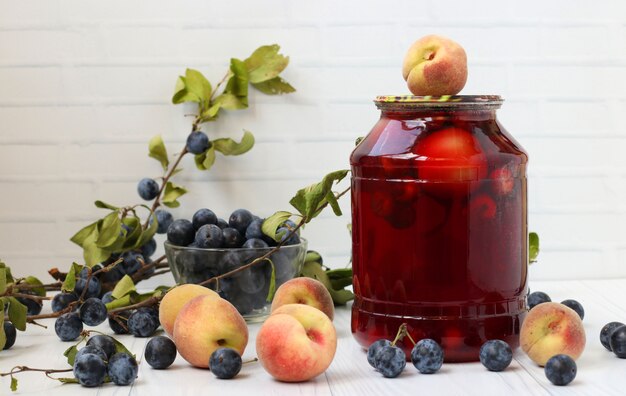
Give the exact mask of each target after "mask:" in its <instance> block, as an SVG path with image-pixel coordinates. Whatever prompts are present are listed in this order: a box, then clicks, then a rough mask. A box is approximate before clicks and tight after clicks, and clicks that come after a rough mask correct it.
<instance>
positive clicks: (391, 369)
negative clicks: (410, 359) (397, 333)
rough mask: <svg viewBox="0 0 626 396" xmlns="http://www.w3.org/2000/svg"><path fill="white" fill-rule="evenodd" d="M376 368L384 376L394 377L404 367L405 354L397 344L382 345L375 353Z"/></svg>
mask: <svg viewBox="0 0 626 396" xmlns="http://www.w3.org/2000/svg"><path fill="white" fill-rule="evenodd" d="M375 363H376V370H378V371H379V372H380V373H381V374H382V375H383V376H384V377H386V378H395V377H397V376H399V375H400V373H401V372H402V370H404V367H406V354H405V353H404V351H403V350H402V349H400V348H398V347H397V346H392V345H388V346H384V347H382V348H381V349H380V351H379V352H378V353H377V354H376V361H375Z"/></svg>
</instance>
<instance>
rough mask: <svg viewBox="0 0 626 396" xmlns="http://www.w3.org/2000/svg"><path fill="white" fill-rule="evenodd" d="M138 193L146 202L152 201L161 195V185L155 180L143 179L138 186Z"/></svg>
mask: <svg viewBox="0 0 626 396" xmlns="http://www.w3.org/2000/svg"><path fill="white" fill-rule="evenodd" d="M137 193H138V194H139V196H140V197H141V198H143V199H145V200H146V201H152V200H153V199H154V198H156V197H157V195H159V184H158V183H157V182H156V181H154V179H149V178H147V177H146V178H143V179H141V180H139V184H137Z"/></svg>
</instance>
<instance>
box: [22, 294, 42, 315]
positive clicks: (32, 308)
mask: <svg viewBox="0 0 626 396" xmlns="http://www.w3.org/2000/svg"><path fill="white" fill-rule="evenodd" d="M20 293H22V294H28V295H31V296H36V295H37V293H35V292H33V291H32V290H20ZM17 301H19V302H20V303H22V304H23V305H25V306H26V310H27V312H26V313H27V314H28V315H39V314H40V313H41V308H42V307H43V304H42V303H41V302H39V301H36V300H32V299H30V298H26V297H17Z"/></svg>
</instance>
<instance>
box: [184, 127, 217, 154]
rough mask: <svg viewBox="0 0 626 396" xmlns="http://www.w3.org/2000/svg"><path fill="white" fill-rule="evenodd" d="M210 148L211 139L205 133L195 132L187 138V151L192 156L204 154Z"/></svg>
mask: <svg viewBox="0 0 626 396" xmlns="http://www.w3.org/2000/svg"><path fill="white" fill-rule="evenodd" d="M210 146H211V143H210V142H209V137H208V136H207V135H206V133H204V132H201V131H193V132H191V133H190V134H189V136H187V151H189V152H190V153H191V154H202V153H204V152H205V151H207V150H208V149H209V147H210Z"/></svg>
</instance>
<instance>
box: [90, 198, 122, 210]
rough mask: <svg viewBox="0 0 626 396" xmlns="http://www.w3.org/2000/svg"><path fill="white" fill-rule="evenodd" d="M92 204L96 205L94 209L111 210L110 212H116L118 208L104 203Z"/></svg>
mask: <svg viewBox="0 0 626 396" xmlns="http://www.w3.org/2000/svg"><path fill="white" fill-rule="evenodd" d="M94 204H95V205H96V208H100V209H111V210H118V209H119V208H118V207H117V206H113V205H111V204H108V203H106V202H104V201H100V200H97V201H96V202H94Z"/></svg>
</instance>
